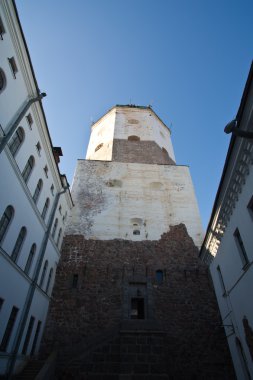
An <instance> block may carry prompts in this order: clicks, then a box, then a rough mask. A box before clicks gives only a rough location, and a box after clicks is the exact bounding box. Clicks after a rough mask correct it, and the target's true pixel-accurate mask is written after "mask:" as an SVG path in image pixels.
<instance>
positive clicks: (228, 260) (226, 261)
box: [210, 165, 253, 379]
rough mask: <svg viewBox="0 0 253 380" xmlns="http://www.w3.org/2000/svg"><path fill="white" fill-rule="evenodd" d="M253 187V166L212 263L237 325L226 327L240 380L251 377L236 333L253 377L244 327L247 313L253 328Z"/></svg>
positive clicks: (227, 317)
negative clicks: (252, 204)
mask: <svg viewBox="0 0 253 380" xmlns="http://www.w3.org/2000/svg"><path fill="white" fill-rule="evenodd" d="M252 189H253V169H252V165H251V166H250V172H249V175H248V176H247V178H246V183H245V185H244V186H243V187H242V192H241V194H239V198H238V201H237V203H236V207H235V209H234V210H233V214H232V216H231V219H230V221H229V223H228V225H227V228H226V231H225V233H224V236H223V237H222V239H221V243H220V247H219V250H218V253H217V255H216V256H215V259H214V260H213V262H212V264H211V265H210V271H211V275H212V278H213V282H214V287H215V292H216V296H217V299H218V303H219V307H220V311H221V316H222V320H223V324H224V325H231V324H233V326H234V333H233V329H231V328H230V327H226V334H227V336H228V343H229V346H230V351H231V354H232V358H233V362H234V367H235V370H236V373H237V378H238V379H248V377H247V375H246V374H245V371H243V365H242V362H241V360H240V355H239V354H238V349H237V347H236V344H235V336H238V337H239V338H240V341H241V343H242V345H243V350H244V353H245V356H246V360H247V364H248V368H249V370H250V373H251V376H252V377H253V363H252V358H251V356H250V352H249V348H248V345H247V342H246V338H245V331H244V327H243V318H244V316H246V317H247V319H248V321H249V323H250V325H251V327H253V301H252V283H253V268H252V262H253V235H252V225H253V217H252V215H251V213H250V210H249V209H248V208H247V206H248V204H249V201H250V199H251V197H252V195H253V192H252ZM236 228H238V229H239V231H240V234H241V237H242V241H243V244H244V247H245V250H246V252H247V256H248V260H249V264H248V265H247V267H244V268H243V263H242V260H241V257H240V253H239V248H238V246H237V244H236V240H235V237H234V232H235V230H236ZM217 266H219V267H220V270H221V273H222V276H223V281H224V284H225V288H226V293H227V295H226V296H223V290H222V287H221V283H220V280H219V276H218V273H217ZM230 334H231V335H230Z"/></svg>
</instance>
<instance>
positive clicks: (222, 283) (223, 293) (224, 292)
mask: <svg viewBox="0 0 253 380" xmlns="http://www.w3.org/2000/svg"><path fill="white" fill-rule="evenodd" d="M217 272H218V277H219V281H220V285H221V289H222V295H223V297H225V296H226V294H227V293H226V288H225V284H224V280H223V276H222V273H221V270H220V266H219V265H218V266H217Z"/></svg>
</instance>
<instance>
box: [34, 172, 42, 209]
mask: <svg viewBox="0 0 253 380" xmlns="http://www.w3.org/2000/svg"><path fill="white" fill-rule="evenodd" d="M42 186H43V181H42V179H41V178H40V179H39V181H38V183H37V186H36V189H35V191H34V194H33V200H34V203H35V204H36V203H37V202H38V199H39V195H40V193H41V190H42Z"/></svg>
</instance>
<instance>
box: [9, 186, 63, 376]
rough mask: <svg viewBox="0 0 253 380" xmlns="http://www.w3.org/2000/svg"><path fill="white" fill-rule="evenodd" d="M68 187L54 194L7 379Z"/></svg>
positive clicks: (11, 355) (11, 371)
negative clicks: (57, 214) (61, 199)
mask: <svg viewBox="0 0 253 380" xmlns="http://www.w3.org/2000/svg"><path fill="white" fill-rule="evenodd" d="M68 188H69V186H65V187H63V190H62V191H60V192H59V193H57V194H56V196H55V200H54V204H53V207H52V210H51V213H50V217H49V222H48V226H47V229H46V231H45V234H44V238H43V240H42V243H41V247H40V251H39V257H38V260H37V264H36V267H35V271H34V275H33V278H32V282H31V284H30V287H29V290H28V293H27V296H26V300H25V304H24V307H23V311H22V314H21V318H20V322H19V325H18V329H17V332H16V336H15V339H14V342H13V346H12V351H11V354H10V358H9V361H8V367H7V379H11V378H12V374H13V370H14V366H15V363H16V360H17V355H18V350H19V347H20V343H21V339H22V337H23V333H24V330H25V325H26V322H27V319H28V315H29V312H30V308H31V304H32V301H33V296H34V293H35V290H36V288H37V282H38V278H39V274H40V269H41V266H42V263H43V259H44V256H45V252H46V248H47V243H48V240H49V236H50V230H51V227H52V224H53V220H54V217H55V213H56V210H57V206H58V202H59V199H60V196H61V195H62V194H64V193H66V191H67V190H68Z"/></svg>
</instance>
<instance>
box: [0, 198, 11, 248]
mask: <svg viewBox="0 0 253 380" xmlns="http://www.w3.org/2000/svg"><path fill="white" fill-rule="evenodd" d="M13 215H14V208H13V207H12V206H10V205H9V206H8V207H6V209H5V211H4V213H3V216H2V218H1V220H0V242H1V241H2V240H3V238H4V237H5V234H6V232H7V230H8V227H9V225H10V223H11V220H12V218H13Z"/></svg>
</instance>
